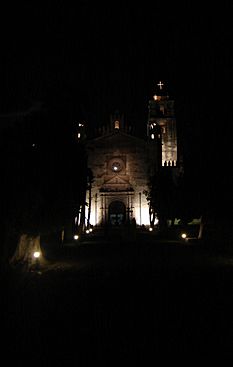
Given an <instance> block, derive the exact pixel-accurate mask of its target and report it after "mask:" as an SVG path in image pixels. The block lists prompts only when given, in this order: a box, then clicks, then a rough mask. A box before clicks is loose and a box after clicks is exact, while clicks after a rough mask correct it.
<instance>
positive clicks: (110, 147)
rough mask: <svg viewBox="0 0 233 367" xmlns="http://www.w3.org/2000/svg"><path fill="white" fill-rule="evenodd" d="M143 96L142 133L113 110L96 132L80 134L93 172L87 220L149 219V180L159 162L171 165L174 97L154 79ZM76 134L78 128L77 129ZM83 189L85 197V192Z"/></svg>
mask: <svg viewBox="0 0 233 367" xmlns="http://www.w3.org/2000/svg"><path fill="white" fill-rule="evenodd" d="M157 86H158V88H157V93H156V95H155V96H153V98H152V99H151V100H150V101H149V106H148V120H147V121H146V122H145V136H144V137H140V136H136V135H135V134H133V133H132V129H131V127H130V126H129V125H127V124H125V123H124V118H123V116H122V115H120V114H119V113H115V114H114V115H113V116H111V119H110V123H109V124H108V125H107V126H102V127H101V128H100V129H99V131H98V134H97V135H96V136H95V137H94V138H92V139H87V140H86V143H85V145H86V150H87V157H88V168H90V169H91V171H92V174H93V182H92V185H91V190H89V191H88V192H87V200H86V201H87V202H88V203H89V204H88V205H89V207H87V209H86V210H87V212H88V211H89V215H88V213H86V218H87V217H89V218H90V222H89V224H90V225H93V226H101V225H106V224H108V225H112V226H115V225H122V224H126V223H130V222H132V221H135V222H136V224H137V225H138V226H141V225H145V226H149V225H150V213H149V202H148V196H147V195H148V191H149V182H150V178H151V177H154V176H155V177H156V176H158V175H159V172H160V170H161V168H162V167H163V166H167V167H168V166H171V167H174V166H176V165H177V134H176V119H175V113H174V101H173V100H171V99H170V98H169V96H168V95H167V94H166V92H165V91H164V89H163V84H162V83H161V82H160V83H159V84H158V85H157ZM78 134H79V137H80V136H81V134H80V132H79V133H78ZM88 195H89V198H88Z"/></svg>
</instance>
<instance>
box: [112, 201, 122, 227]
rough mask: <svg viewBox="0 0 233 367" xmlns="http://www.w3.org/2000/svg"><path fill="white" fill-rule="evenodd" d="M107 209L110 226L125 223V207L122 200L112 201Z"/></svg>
mask: <svg viewBox="0 0 233 367" xmlns="http://www.w3.org/2000/svg"><path fill="white" fill-rule="evenodd" d="M108 209H109V210H108V212H109V223H110V224H111V225H112V226H120V225H122V224H124V223H125V214H126V208H125V204H124V203H122V201H119V200H115V201H112V202H111V204H110V205H109V208H108Z"/></svg>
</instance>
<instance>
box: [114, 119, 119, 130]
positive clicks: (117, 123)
mask: <svg viewBox="0 0 233 367" xmlns="http://www.w3.org/2000/svg"><path fill="white" fill-rule="evenodd" d="M114 127H115V129H120V122H119V121H118V120H116V121H115V124H114Z"/></svg>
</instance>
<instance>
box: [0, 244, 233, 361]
mask: <svg viewBox="0 0 233 367" xmlns="http://www.w3.org/2000/svg"><path fill="white" fill-rule="evenodd" d="M6 278H7V279H5V284H4V287H3V290H4V292H3V296H2V301H1V303H2V306H3V312H2V313H1V318H2V325H3V327H2V336H3V339H2V342H1V344H2V358H3V355H5V354H6V356H7V364H11V363H12V364H13V359H15V358H17V364H20V365H21V364H24V365H25V364H26V365H32V364H34V363H36V364H40V365H42V366H53V365H56V366H70V365H82V366H83V365H87V366H89V365H93V363H94V364H97V363H101V364H103V363H106V364H107V365H109V366H112V365H119V363H121V364H124V365H126V364H127V365H128V364H131V363H135V362H137V364H138V365H142V366H146V365H153V364H155V363H156V362H158V364H160V365H162V364H164V363H166V362H167V361H168V360H170V361H173V362H172V363H177V362H178V363H180V362H181V361H184V362H185V363H186V364H187V365H189V364H190V362H192V361H193V360H194V359H195V360H197V361H199V362H203V361H204V359H205V358H207V360H208V361H210V359H211V360H214V359H215V358H217V357H221V359H222V361H224V360H225V359H226V360H229V361H230V359H229V357H232V356H233V338H232V336H233V332H232V331H233V329H232V327H233V322H232V321H233V260H232V257H231V256H229V255H228V256H226V257H224V256H216V254H211V253H210V252H209V251H205V250H203V249H202V248H199V247H198V246H184V245H181V244H176V243H172V242H170V243H165V242H164V243H159V242H156V243H153V242H150V243H149V242H148V243H147V242H146V241H145V242H144V243H141V242H140V243H130V244H127V243H125V244H123V243H121V244H117V243H112V244H111V243H108V244H101V243H94V242H93V243H89V244H86V245H85V244H84V245H83V246H81V247H78V248H74V247H73V248H72V247H68V246H67V247H66V248H63V249H62V250H61V251H60V252H59V253H58V254H57V257H56V258H53V259H52V258H50V259H49V261H48V263H47V266H46V267H44V268H42V269H41V271H39V272H37V271H33V272H29V273H20V272H18V271H14V272H13V273H12V272H10V273H9V274H8V276H7V277H6ZM161 358H162V359H161Z"/></svg>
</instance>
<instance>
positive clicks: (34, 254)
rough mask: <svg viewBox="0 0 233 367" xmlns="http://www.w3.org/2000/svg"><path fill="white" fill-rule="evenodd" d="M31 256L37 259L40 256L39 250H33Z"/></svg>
mask: <svg viewBox="0 0 233 367" xmlns="http://www.w3.org/2000/svg"><path fill="white" fill-rule="evenodd" d="M33 257H35V258H36V259H39V257H40V252H39V251H35V252H34V253H33Z"/></svg>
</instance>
